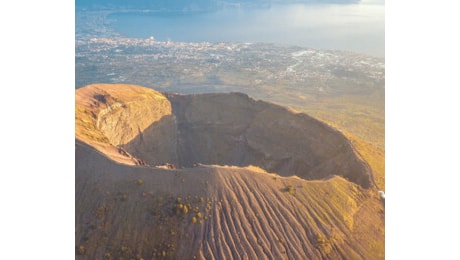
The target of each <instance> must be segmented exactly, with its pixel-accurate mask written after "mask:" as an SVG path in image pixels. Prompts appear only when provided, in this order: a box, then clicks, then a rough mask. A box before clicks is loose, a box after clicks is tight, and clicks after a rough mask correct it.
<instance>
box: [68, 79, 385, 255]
mask: <svg viewBox="0 0 460 260" xmlns="http://www.w3.org/2000/svg"><path fill="white" fill-rule="evenodd" d="M146 106H147V108H146ZM76 139H77V140H76V173H75V174H76V241H75V242H76V254H77V258H81V259H86V258H88V259H95V258H98V259H102V258H107V259H110V258H114V259H118V258H120V257H123V258H138V259H141V258H143V259H152V258H153V259H157V258H158V259H161V258H168V259H193V258H194V256H196V257H197V258H198V259H307V258H308V259H341V258H342V259H349V258H354V259H381V258H383V256H384V217H383V206H382V204H381V203H380V201H379V200H378V197H377V196H376V195H375V194H376V192H375V191H374V190H373V189H374V188H373V183H372V173H371V172H370V170H369V168H368V166H367V164H366V163H365V162H363V161H362V160H361V159H360V158H359V156H358V155H357V153H356V152H355V150H354V149H353V147H352V146H351V144H350V143H349V142H348V140H347V139H346V138H345V137H343V135H341V134H340V133H339V132H337V131H335V130H334V129H331V128H329V127H328V126H326V125H324V124H322V123H320V122H318V121H316V120H315V119H312V118H310V117H308V116H306V115H303V114H296V113H293V112H291V111H289V110H287V109H284V108H282V107H279V106H276V105H273V104H269V103H265V102H261V101H255V100H252V99H251V98H249V97H247V96H246V95H242V94H206V95H192V96H179V95H167V96H164V95H162V94H161V93H159V92H156V91H153V90H150V89H146V88H142V87H139V86H127V85H91V86H87V87H84V88H82V89H78V90H77V91H76ZM334 147H335V148H334ZM166 163H169V165H170V166H169V167H163V166H160V167H158V166H157V165H162V164H166ZM197 164H198V165H197ZM201 164H206V165H201ZM217 164H219V165H234V166H217ZM171 165H174V166H175V168H176V169H171V168H174V167H172V166H171ZM249 165H256V166H258V167H260V168H258V167H254V166H249ZM161 168H166V169H161ZM168 168H169V169H168ZM263 169H265V170H267V171H269V172H272V173H267V172H266V171H265V170H263ZM280 175H282V176H280ZM293 175H297V176H299V177H301V178H299V177H288V176H293ZM337 175H341V176H343V177H344V178H345V179H344V178H342V177H339V176H337ZM283 176H285V177H283ZM306 179H317V180H306ZM349 180H350V181H352V182H350V181H349Z"/></svg>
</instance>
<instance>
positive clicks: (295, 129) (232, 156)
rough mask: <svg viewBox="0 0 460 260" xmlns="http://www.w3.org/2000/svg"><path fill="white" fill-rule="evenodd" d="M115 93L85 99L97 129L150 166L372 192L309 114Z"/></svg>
mask: <svg viewBox="0 0 460 260" xmlns="http://www.w3.org/2000/svg"><path fill="white" fill-rule="evenodd" d="M120 88H121V87H120ZM120 88H115V90H116V91H114V90H110V89H104V91H103V92H101V93H103V95H101V94H100V93H99V92H100V91H101V89H102V88H101V89H99V92H94V93H90V94H91V95H92V102H93V103H94V104H96V103H97V105H96V106H95V107H98V108H99V110H95V111H93V112H94V113H95V114H96V115H97V116H96V118H95V122H94V125H95V128H96V129H97V131H100V132H101V133H102V135H104V136H105V137H106V138H107V140H108V142H109V143H110V144H111V145H113V146H117V147H119V148H122V149H123V151H127V152H128V153H129V154H130V156H131V155H132V156H134V157H136V158H139V159H141V160H142V161H144V162H146V163H147V164H148V165H151V166H155V165H163V164H167V163H168V164H172V165H175V167H177V168H183V167H193V166H194V165H196V164H200V163H201V164H217V165H234V166H241V167H244V166H248V165H255V166H259V167H261V168H263V169H265V170H266V171H269V172H275V173H278V174H280V175H282V176H292V175H297V176H299V177H301V178H304V179H323V178H328V177H331V176H333V175H339V176H343V177H345V178H347V179H348V180H350V181H353V182H355V183H357V184H359V185H361V186H362V187H364V188H369V187H371V186H372V185H373V177H372V172H371V170H370V167H369V166H368V165H367V163H366V162H365V161H363V160H362V159H361V158H360V156H359V154H358V153H357V152H356V151H355V149H354V148H353V146H352V145H351V143H350V142H349V140H348V139H347V138H346V137H345V136H344V135H343V134H342V133H340V132H339V131H337V130H335V129H333V128H331V127H329V126H328V125H326V124H324V123H322V122H320V121H318V120H316V119H314V118H312V117H310V116H308V115H306V114H302V113H295V112H293V111H290V110H289V109H287V108H284V107H281V106H278V105H275V104H271V103H267V102H263V101H256V100H254V99H252V98H250V97H248V96H247V95H245V94H241V93H225V94H196V95H176V94H165V95H162V94H160V93H159V92H156V91H153V90H148V89H145V88H142V91H141V92H140V93H137V92H136V91H138V90H137V89H136V88H134V87H133V88H132V89H130V92H129V95H128V94H126V93H124V94H123V93H122V92H121V91H120ZM86 91H87V90H86ZM150 91H151V92H152V93H150ZM144 92H145V93H144ZM88 95H89V94H88ZM139 96H141V97H139Z"/></svg>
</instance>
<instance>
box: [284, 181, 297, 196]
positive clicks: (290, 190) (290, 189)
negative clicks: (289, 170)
mask: <svg viewBox="0 0 460 260" xmlns="http://www.w3.org/2000/svg"><path fill="white" fill-rule="evenodd" d="M282 191H283V192H287V193H289V194H291V195H293V196H295V193H296V190H295V188H294V186H292V184H288V185H286V187H284V189H283V190H282Z"/></svg>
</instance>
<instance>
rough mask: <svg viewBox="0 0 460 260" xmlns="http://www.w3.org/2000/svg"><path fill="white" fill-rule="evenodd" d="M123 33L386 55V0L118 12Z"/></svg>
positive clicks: (116, 16) (116, 19)
mask: <svg viewBox="0 0 460 260" xmlns="http://www.w3.org/2000/svg"><path fill="white" fill-rule="evenodd" d="M108 18H109V19H110V20H111V21H112V23H111V24H112V25H111V26H112V27H113V28H114V29H115V30H116V31H117V32H118V33H121V34H122V35H123V36H126V37H135V38H150V37H153V38H154V39H155V40H158V41H174V42H265V43H274V44H279V45H289V46H303V47H310V48H316V49H329V50H345V51H352V52H357V53H362V54H367V55H371V56H375V57H385V2H384V1H383V0H363V1H361V2H359V3H356V4H318V3H317V4H313V3H312V4H286V5H280V4H278V5H271V6H269V7H265V8H238V7H234V6H232V7H229V8H222V9H220V10H216V11H212V12H210V11H208V12H193V11H168V12H165V11H154V10H137V11H130V12H116V13H112V14H110V16H109V17H108Z"/></svg>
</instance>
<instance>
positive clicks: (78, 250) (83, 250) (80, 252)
mask: <svg viewBox="0 0 460 260" xmlns="http://www.w3.org/2000/svg"><path fill="white" fill-rule="evenodd" d="M75 251H76V253H77V255H84V254H85V253H86V247H85V246H83V245H79V246H76V247H75Z"/></svg>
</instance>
